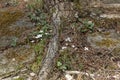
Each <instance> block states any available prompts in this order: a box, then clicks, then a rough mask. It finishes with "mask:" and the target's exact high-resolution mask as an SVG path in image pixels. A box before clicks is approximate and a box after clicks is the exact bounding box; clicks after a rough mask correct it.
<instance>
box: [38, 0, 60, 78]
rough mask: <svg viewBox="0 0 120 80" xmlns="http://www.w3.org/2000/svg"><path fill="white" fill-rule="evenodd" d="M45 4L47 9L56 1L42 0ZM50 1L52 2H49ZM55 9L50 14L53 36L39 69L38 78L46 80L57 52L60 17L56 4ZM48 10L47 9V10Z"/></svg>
mask: <svg viewBox="0 0 120 80" xmlns="http://www.w3.org/2000/svg"><path fill="white" fill-rule="evenodd" d="M44 1H45V6H47V7H46V8H47V10H49V8H50V6H52V5H54V4H55V3H56V0H44ZM50 2H51V3H52V4H50ZM55 8H56V11H55V12H54V13H53V14H52V18H51V23H52V27H53V37H52V39H51V41H50V42H49V45H48V51H47V54H46V57H45V59H44V61H43V64H42V67H41V69H40V71H39V79H38V80H48V79H47V77H48V75H49V73H50V71H51V70H52V68H53V66H54V65H53V64H54V62H53V61H54V59H55V57H56V55H57V54H58V37H59V31H58V29H59V26H60V18H59V15H58V6H56V7H55ZM48 12H49V11H48Z"/></svg>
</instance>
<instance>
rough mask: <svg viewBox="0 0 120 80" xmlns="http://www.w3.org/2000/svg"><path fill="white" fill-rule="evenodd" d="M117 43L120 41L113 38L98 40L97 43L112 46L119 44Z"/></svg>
mask: <svg viewBox="0 0 120 80" xmlns="http://www.w3.org/2000/svg"><path fill="white" fill-rule="evenodd" d="M117 43H119V42H118V41H114V40H112V39H102V41H100V42H96V45H98V46H106V47H111V46H115V45H117Z"/></svg>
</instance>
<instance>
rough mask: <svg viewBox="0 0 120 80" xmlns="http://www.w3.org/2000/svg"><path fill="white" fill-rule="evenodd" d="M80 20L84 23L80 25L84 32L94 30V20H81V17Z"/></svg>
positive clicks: (81, 30)
mask: <svg viewBox="0 0 120 80" xmlns="http://www.w3.org/2000/svg"><path fill="white" fill-rule="evenodd" d="M79 21H80V22H81V23H82V25H80V26H79V30H80V32H82V33H85V32H88V31H91V32H92V31H93V29H94V23H93V22H92V21H89V20H85V21H83V20H81V19H79Z"/></svg>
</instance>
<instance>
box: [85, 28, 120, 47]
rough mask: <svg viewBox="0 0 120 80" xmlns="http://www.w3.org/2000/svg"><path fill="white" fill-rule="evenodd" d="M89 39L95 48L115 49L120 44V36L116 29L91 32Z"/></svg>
mask: <svg viewBox="0 0 120 80" xmlns="http://www.w3.org/2000/svg"><path fill="white" fill-rule="evenodd" d="M87 40H88V42H89V43H90V45H91V46H92V47H94V48H106V49H114V48H117V47H119V46H120V36H119V35H118V34H117V33H116V32H115V31H114V30H111V31H106V32H102V33H99V32H96V33H93V34H89V35H88V37H87Z"/></svg>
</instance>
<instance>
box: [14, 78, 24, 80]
mask: <svg viewBox="0 0 120 80" xmlns="http://www.w3.org/2000/svg"><path fill="white" fill-rule="evenodd" d="M14 80H24V78H17V79H14Z"/></svg>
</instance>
